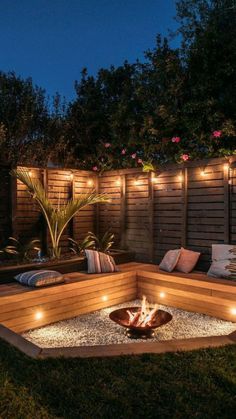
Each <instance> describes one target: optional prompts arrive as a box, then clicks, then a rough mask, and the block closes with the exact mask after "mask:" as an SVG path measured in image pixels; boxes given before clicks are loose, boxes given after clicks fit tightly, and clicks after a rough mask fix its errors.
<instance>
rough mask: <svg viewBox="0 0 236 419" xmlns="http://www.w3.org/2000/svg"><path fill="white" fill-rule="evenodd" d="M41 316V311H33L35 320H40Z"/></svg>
mask: <svg viewBox="0 0 236 419" xmlns="http://www.w3.org/2000/svg"><path fill="white" fill-rule="evenodd" d="M42 318H43V313H42V311H36V313H35V320H41V319H42Z"/></svg>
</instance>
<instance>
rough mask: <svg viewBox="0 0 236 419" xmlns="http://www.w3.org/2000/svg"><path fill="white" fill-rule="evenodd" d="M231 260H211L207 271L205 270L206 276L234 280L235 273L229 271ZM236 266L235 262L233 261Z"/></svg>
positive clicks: (235, 278) (235, 277)
mask: <svg viewBox="0 0 236 419" xmlns="http://www.w3.org/2000/svg"><path fill="white" fill-rule="evenodd" d="M231 263H232V260H229V259H225V260H213V262H212V264H211V266H210V269H209V271H208V272H207V275H208V276H212V277H213V278H226V279H232V280H236V273H235V274H233V273H232V272H230V270H229V268H230V264H231ZM235 267H236V263H235Z"/></svg>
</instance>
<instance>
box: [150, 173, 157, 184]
mask: <svg viewBox="0 0 236 419" xmlns="http://www.w3.org/2000/svg"><path fill="white" fill-rule="evenodd" d="M157 180H158V178H157V176H156V175H155V174H154V173H153V174H152V176H151V182H153V183H155V182H157Z"/></svg>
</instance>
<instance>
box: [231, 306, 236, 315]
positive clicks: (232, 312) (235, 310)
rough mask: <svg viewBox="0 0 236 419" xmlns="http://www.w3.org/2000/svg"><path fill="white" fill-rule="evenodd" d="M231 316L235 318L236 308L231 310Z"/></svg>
mask: <svg viewBox="0 0 236 419" xmlns="http://www.w3.org/2000/svg"><path fill="white" fill-rule="evenodd" d="M231 314H233V315H234V316H236V307H234V308H231Z"/></svg>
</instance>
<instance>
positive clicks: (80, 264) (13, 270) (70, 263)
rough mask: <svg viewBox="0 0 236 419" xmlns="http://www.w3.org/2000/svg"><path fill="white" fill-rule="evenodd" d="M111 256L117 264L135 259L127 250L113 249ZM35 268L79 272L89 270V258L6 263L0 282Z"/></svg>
mask: <svg viewBox="0 0 236 419" xmlns="http://www.w3.org/2000/svg"><path fill="white" fill-rule="evenodd" d="M111 256H113V257H114V259H115V261H116V263H117V264H121V263H127V262H131V261H133V260H134V252H127V251H125V250H112V251H111ZM34 269H52V270H54V271H58V272H60V273H62V274H65V273H69V272H78V271H85V270H87V260H86V258H85V257H83V256H78V257H72V258H70V259H61V260H56V261H47V262H41V263H25V264H21V265H7V266H6V265H5V266H1V267H0V284H6V283H8V282H13V281H15V280H14V277H15V276H16V275H18V274H20V273H22V272H26V271H31V270H34Z"/></svg>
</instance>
